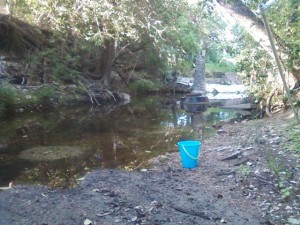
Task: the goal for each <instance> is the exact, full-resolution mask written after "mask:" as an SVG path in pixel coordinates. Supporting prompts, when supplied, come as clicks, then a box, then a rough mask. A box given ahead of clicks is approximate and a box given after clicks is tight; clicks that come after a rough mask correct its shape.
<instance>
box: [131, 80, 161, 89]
mask: <svg viewBox="0 0 300 225" xmlns="http://www.w3.org/2000/svg"><path fill="white" fill-rule="evenodd" d="M128 87H129V89H130V90H132V91H133V92H155V91H159V90H160V89H161V85H160V84H155V83H153V82H152V81H150V80H146V79H139V80H135V81H133V82H131V83H130V84H129V85H128Z"/></svg>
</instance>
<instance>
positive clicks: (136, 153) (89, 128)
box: [0, 97, 236, 187]
mask: <svg viewBox="0 0 300 225" xmlns="http://www.w3.org/2000/svg"><path fill="white" fill-rule="evenodd" d="M235 115H236V114H235V112H233V111H230V110H221V109H217V108H208V110H207V111H205V112H200V113H197V114H191V113H187V112H185V111H184V110H182V109H180V105H179V102H178V101H177V102H173V101H172V100H168V99H164V98H161V97H147V98H139V99H133V101H132V102H131V103H129V104H127V105H121V106H106V107H104V106H100V107H94V108H91V107H90V106H83V107H72V108H63V109H59V110H56V111H51V112H47V113H46V112H43V113H38V112H35V113H29V114H19V115H17V116H16V117H14V118H13V119H9V120H1V121H0V127H1V130H0V186H6V185H8V183H9V182H10V181H15V183H17V184H28V183H31V184H47V185H50V186H61V187H70V186H73V185H75V184H76V180H77V179H78V178H80V177H81V176H82V175H84V174H85V173H86V172H88V171H90V170H92V169H97V168H120V169H126V170H134V169H143V168H147V166H149V165H147V160H148V159H149V158H151V157H154V156H157V155H159V154H164V153H166V152H174V151H177V146H176V143H177V142H178V141H180V140H184V139H197V140H203V139H204V138H205V137H207V136H209V135H211V134H212V133H213V131H214V129H213V128H211V125H212V124H214V123H216V122H217V121H220V120H223V119H227V118H230V117H234V116H235ZM72 147H73V148H72ZM72 149H73V150H72ZM75 150H76V151H75ZM70 151H74V152H70Z"/></svg>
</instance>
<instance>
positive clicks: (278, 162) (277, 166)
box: [266, 150, 285, 177]
mask: <svg viewBox="0 0 300 225" xmlns="http://www.w3.org/2000/svg"><path fill="white" fill-rule="evenodd" d="M266 155H267V161H268V166H269V169H270V170H271V171H272V172H273V173H274V175H275V176H277V177H279V174H280V173H282V172H284V171H285V167H284V162H283V159H282V158H280V157H279V156H275V155H274V153H273V152H272V150H267V151H266Z"/></svg>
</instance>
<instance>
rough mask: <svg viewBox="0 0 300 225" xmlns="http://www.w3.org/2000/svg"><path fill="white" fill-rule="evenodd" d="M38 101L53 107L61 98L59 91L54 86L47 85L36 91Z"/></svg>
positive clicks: (45, 105)
mask: <svg viewBox="0 0 300 225" xmlns="http://www.w3.org/2000/svg"><path fill="white" fill-rule="evenodd" d="M36 97H37V103H38V104H41V105H43V106H44V107H52V106H53V104H54V103H55V102H58V100H59V93H58V92H57V91H56V90H55V89H54V87H52V86H45V87H42V88H40V89H39V90H38V91H37V92H36Z"/></svg>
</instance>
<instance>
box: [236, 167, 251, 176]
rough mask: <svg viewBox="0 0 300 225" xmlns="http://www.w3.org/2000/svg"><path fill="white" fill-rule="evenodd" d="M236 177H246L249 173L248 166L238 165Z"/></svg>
mask: <svg viewBox="0 0 300 225" xmlns="http://www.w3.org/2000/svg"><path fill="white" fill-rule="evenodd" d="M237 173H238V175H240V176H241V177H246V176H248V175H249V174H250V173H251V168H250V167H249V166H245V165H240V166H239V168H238V170H237Z"/></svg>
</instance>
